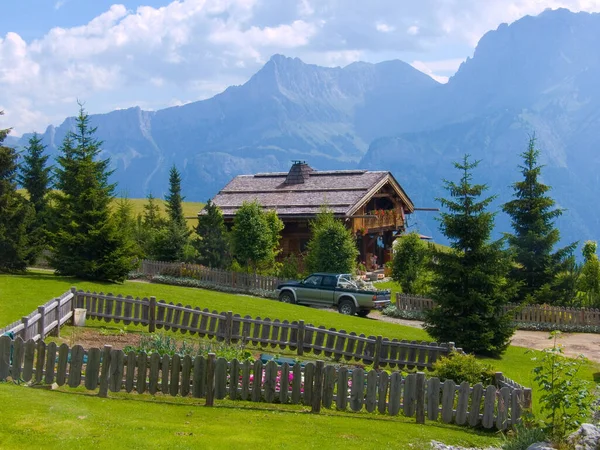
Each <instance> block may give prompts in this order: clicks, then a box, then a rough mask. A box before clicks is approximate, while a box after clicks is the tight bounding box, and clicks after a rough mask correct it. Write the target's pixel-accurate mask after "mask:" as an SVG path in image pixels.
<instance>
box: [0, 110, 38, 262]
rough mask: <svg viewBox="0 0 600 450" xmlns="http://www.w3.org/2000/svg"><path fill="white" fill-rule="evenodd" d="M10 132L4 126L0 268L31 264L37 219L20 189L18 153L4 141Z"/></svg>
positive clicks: (0, 159)
mask: <svg viewBox="0 0 600 450" xmlns="http://www.w3.org/2000/svg"><path fill="white" fill-rule="evenodd" d="M2 114H3V112H2V111H0V115H2ZM9 132H10V129H7V130H0V272H16V271H21V270H25V268H26V267H27V259H28V255H29V240H28V233H27V229H28V227H29V226H30V224H31V223H32V221H33V219H34V210H33V207H32V206H31V205H30V204H29V203H28V202H27V201H26V200H25V198H24V197H23V196H22V195H20V194H19V193H18V192H17V183H16V177H17V153H16V152H15V150H14V149H12V148H9V147H5V146H4V145H2V144H3V142H4V140H5V139H6V136H8V133H9Z"/></svg>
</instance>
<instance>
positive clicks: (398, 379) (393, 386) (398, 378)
mask: <svg viewBox="0 0 600 450" xmlns="http://www.w3.org/2000/svg"><path fill="white" fill-rule="evenodd" d="M401 394H402V375H401V374H400V373H399V372H394V373H392V375H391V376H390V398H389V403H388V412H389V414H390V416H397V415H398V413H399V412H400V395H401Z"/></svg>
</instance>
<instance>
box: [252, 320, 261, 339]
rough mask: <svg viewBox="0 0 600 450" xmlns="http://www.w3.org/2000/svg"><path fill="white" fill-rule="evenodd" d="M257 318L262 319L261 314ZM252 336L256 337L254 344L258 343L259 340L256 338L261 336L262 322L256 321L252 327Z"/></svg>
mask: <svg viewBox="0 0 600 450" xmlns="http://www.w3.org/2000/svg"><path fill="white" fill-rule="evenodd" d="M256 320H261V318H260V316H258V317H257V318H256ZM252 337H253V338H254V339H252V345H258V341H257V340H256V339H257V338H260V324H258V323H255V324H254V326H253V327H252Z"/></svg>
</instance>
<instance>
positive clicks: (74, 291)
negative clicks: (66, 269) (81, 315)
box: [70, 286, 77, 326]
mask: <svg viewBox="0 0 600 450" xmlns="http://www.w3.org/2000/svg"><path fill="white" fill-rule="evenodd" d="M70 291H71V294H73V297H72V298H71V325H73V326H75V308H77V289H76V288H75V287H73V286H71V289H70Z"/></svg>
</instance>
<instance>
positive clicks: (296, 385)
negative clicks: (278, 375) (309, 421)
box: [292, 363, 302, 405]
mask: <svg viewBox="0 0 600 450" xmlns="http://www.w3.org/2000/svg"><path fill="white" fill-rule="evenodd" d="M292 374H293V377H294V378H293V379H292V403H293V404H294V405H297V404H298V403H300V400H301V399H302V367H301V366H300V363H296V364H294V368H293V369H292Z"/></svg>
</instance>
